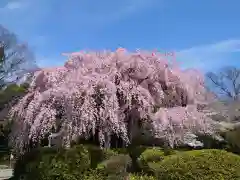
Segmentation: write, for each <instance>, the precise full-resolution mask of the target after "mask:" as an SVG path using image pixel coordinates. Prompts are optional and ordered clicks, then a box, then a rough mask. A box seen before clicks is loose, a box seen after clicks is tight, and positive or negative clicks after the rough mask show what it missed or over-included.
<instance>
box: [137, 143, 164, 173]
mask: <svg viewBox="0 0 240 180" xmlns="http://www.w3.org/2000/svg"><path fill="white" fill-rule="evenodd" d="M163 158H164V151H163V150H162V149H161V148H157V147H155V148H148V149H146V150H145V151H144V152H143V153H142V154H141V155H140V156H139V158H138V164H139V167H140V168H141V170H143V171H144V172H150V169H149V166H148V163H149V162H159V161H161V160H163Z"/></svg>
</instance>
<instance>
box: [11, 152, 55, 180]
mask: <svg viewBox="0 0 240 180" xmlns="http://www.w3.org/2000/svg"><path fill="white" fill-rule="evenodd" d="M56 153H57V151H56V150H54V149H51V148H41V149H33V150H32V151H30V152H26V153H25V154H24V155H22V156H20V157H18V159H17V161H16V163H15V165H14V171H13V175H14V178H15V179H16V180H18V179H19V178H20V176H23V175H24V176H26V179H31V178H34V179H38V177H39V176H40V174H41V173H42V172H41V170H39V169H38V167H39V165H40V162H42V161H45V164H49V163H50V162H51V159H52V158H54V156H55V154H56Z"/></svg>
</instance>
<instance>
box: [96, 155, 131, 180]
mask: <svg viewBox="0 0 240 180" xmlns="http://www.w3.org/2000/svg"><path fill="white" fill-rule="evenodd" d="M130 165H131V158H130V157H129V156H128V155H124V154H119V155H116V156H112V157H110V159H108V160H105V161H103V162H101V163H100V164H98V167H97V170H98V171H99V172H101V174H104V176H105V177H108V179H114V178H116V177H119V180H120V179H124V178H125V177H126V176H127V169H128V168H129V166H130Z"/></svg>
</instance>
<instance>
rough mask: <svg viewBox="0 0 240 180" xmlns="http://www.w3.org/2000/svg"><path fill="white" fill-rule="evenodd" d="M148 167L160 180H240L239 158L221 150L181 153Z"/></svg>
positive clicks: (150, 164)
mask: <svg viewBox="0 0 240 180" xmlns="http://www.w3.org/2000/svg"><path fill="white" fill-rule="evenodd" d="M149 166H150V168H152V170H153V171H154V173H155V176H156V177H157V178H158V179H161V180H239V179H240V156H238V155H235V154H232V153H229V152H226V151H223V150H216V149H209V150H193V151H187V152H181V153H178V154H176V155H171V156H167V157H165V158H164V159H163V160H162V161H161V162H157V163H149Z"/></svg>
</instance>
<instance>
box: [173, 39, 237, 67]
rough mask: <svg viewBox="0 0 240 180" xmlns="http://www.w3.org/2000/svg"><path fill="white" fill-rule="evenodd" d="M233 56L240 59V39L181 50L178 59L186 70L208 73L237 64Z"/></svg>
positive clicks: (177, 54)
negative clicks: (198, 70) (195, 69)
mask: <svg viewBox="0 0 240 180" xmlns="http://www.w3.org/2000/svg"><path fill="white" fill-rule="evenodd" d="M233 55H239V57H240V39H234V40H225V41H220V42H217V43H214V44H207V45H202V46H197V47H192V48H189V49H185V50H181V51H178V52H177V53H176V58H177V60H178V61H179V62H181V63H182V66H183V67H184V68H189V67H194V68H199V69H201V70H206V71H207V70H211V69H215V68H219V67H221V66H225V65H235V64H237V61H236V59H234V57H233ZM237 60H239V59H237ZM238 64H240V62H239V63H238Z"/></svg>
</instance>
